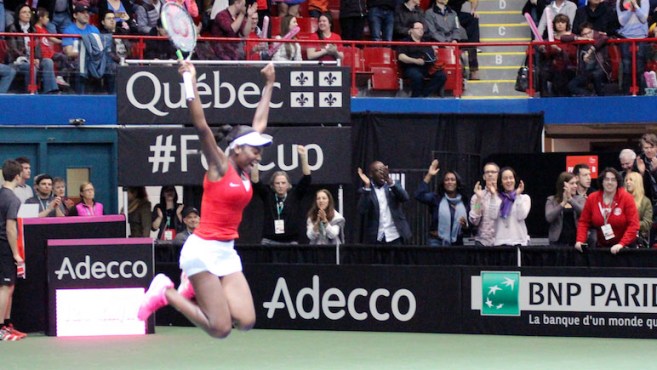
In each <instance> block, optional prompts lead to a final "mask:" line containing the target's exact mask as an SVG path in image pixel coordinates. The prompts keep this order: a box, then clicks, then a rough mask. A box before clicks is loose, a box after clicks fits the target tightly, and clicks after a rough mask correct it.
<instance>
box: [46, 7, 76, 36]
mask: <svg viewBox="0 0 657 370" xmlns="http://www.w3.org/2000/svg"><path fill="white" fill-rule="evenodd" d="M73 3H74V1H73V0H50V1H48V2H44V4H43V5H42V6H44V7H45V8H46V9H48V13H49V14H50V17H51V18H52V19H51V21H50V23H48V32H50V33H65V32H64V30H65V29H66V28H67V27H68V26H70V25H71V23H73V22H72V21H71V20H72V19H73V14H74V12H73V8H74V4H73Z"/></svg>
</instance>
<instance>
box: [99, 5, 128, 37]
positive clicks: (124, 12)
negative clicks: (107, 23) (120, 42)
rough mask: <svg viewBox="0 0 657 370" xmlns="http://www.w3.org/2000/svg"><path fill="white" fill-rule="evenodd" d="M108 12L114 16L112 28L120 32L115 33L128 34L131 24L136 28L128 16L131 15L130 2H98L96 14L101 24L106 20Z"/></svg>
mask: <svg viewBox="0 0 657 370" xmlns="http://www.w3.org/2000/svg"><path fill="white" fill-rule="evenodd" d="M108 12H112V15H114V27H115V28H116V29H117V30H121V31H119V32H117V33H119V34H127V33H130V23H131V22H132V23H133V24H134V25H135V28H136V23H134V20H133V19H131V18H130V14H132V13H133V5H132V3H131V2H130V0H98V14H99V15H100V17H101V18H100V19H101V24H102V23H103V21H104V20H105V19H106V16H107V13H108ZM111 33H114V32H111Z"/></svg>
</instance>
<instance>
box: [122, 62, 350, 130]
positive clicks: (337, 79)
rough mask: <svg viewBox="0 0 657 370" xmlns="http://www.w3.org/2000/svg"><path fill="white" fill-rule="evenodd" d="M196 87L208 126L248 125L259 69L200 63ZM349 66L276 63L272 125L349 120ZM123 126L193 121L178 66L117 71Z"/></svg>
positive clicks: (260, 84)
mask: <svg viewBox="0 0 657 370" xmlns="http://www.w3.org/2000/svg"><path fill="white" fill-rule="evenodd" d="M196 71H197V75H198V89H199V94H200V96H201V100H202V104H203V107H204V111H205V117H206V119H207V121H208V122H209V123H210V124H238V123H239V124H250V123H251V121H252V119H253V114H254V112H255V109H256V107H257V105H258V101H259V100H260V95H261V93H262V87H263V86H264V82H263V78H262V76H261V75H260V67H245V66H241V67H236V66H220V67H205V66H200V65H199V66H197V67H196ZM350 87H351V75H350V73H349V69H348V68H341V67H328V66H303V67H300V66H299V67H276V83H275V84H274V90H273V95H272V100H271V103H270V108H271V109H270V113H269V122H270V123H271V124H275V123H283V124H309V123H318V124H322V123H347V122H349V121H350V119H351V95H350ZM116 95H117V99H116V102H117V117H118V122H119V123H121V124H154V123H158V124H159V123H173V124H182V123H191V120H190V117H189V111H188V109H187V101H186V100H185V93H184V87H183V83H182V78H181V76H180V75H179V74H178V68H177V67H176V66H167V67H163V66H126V67H120V68H119V71H118V75H117V94H116Z"/></svg>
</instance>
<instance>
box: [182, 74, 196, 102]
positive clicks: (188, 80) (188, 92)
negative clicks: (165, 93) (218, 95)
mask: <svg viewBox="0 0 657 370" xmlns="http://www.w3.org/2000/svg"><path fill="white" fill-rule="evenodd" d="M183 83H184V84H185V97H186V98H187V101H192V100H194V85H192V74H191V73H190V72H184V73H183Z"/></svg>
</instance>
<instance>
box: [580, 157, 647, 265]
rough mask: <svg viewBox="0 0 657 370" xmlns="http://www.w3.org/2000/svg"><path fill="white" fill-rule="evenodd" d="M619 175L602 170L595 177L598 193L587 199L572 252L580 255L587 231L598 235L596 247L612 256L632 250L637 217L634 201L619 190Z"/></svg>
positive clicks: (611, 171) (608, 168)
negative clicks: (628, 249)
mask: <svg viewBox="0 0 657 370" xmlns="http://www.w3.org/2000/svg"><path fill="white" fill-rule="evenodd" d="M622 181H623V179H622V178H621V176H620V174H619V173H618V171H616V170H615V169H613V168H610V167H607V168H605V169H604V170H603V171H602V173H601V174H600V176H599V177H598V186H599V188H600V190H598V191H596V192H594V193H591V195H590V196H589V197H588V198H587V199H586V204H584V210H583V211H582V214H581V216H580V217H579V223H578V224H577V242H576V243H575V249H577V250H578V251H580V252H582V251H583V250H582V244H583V243H586V239H587V236H588V235H587V234H588V231H589V228H594V229H595V231H596V233H597V235H598V236H597V247H601V248H610V250H611V253H612V254H616V253H618V252H619V251H620V250H621V249H623V248H625V247H628V246H631V245H633V244H634V242H635V241H636V237H637V233H638V232H639V215H638V213H637V209H636V204H635V203H634V198H633V197H632V195H630V194H629V193H628V192H627V191H625V189H624V188H623V187H622V186H621V185H622Z"/></svg>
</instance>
